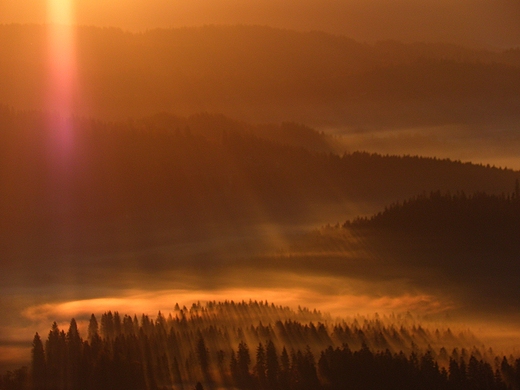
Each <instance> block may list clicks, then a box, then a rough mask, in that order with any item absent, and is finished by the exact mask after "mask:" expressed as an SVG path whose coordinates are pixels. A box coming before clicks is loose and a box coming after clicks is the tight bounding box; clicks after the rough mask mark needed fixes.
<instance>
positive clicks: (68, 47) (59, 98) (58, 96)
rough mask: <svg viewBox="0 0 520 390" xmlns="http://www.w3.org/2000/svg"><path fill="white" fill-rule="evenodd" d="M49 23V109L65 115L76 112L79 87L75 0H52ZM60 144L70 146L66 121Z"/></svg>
mask: <svg viewBox="0 0 520 390" xmlns="http://www.w3.org/2000/svg"><path fill="white" fill-rule="evenodd" d="M47 22H48V24H47V26H48V86H47V99H46V102H47V109H48V110H49V111H50V112H56V113H58V114H59V115H61V116H62V117H63V118H68V117H70V116H71V115H72V113H73V95H74V89H75V87H76V85H75V84H76V63H75V59H76V55H75V46H76V45H75V36H74V35H75V34H74V27H73V24H74V12H73V6H72V1H71V0H49V1H48V6H47ZM55 131H56V132H57V134H56V138H57V142H58V144H59V147H60V148H61V149H62V150H63V149H69V148H70V146H71V142H72V134H71V129H70V128H69V127H68V126H67V125H65V124H62V125H60V126H58V128H57V129H55Z"/></svg>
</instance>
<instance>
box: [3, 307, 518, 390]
mask: <svg viewBox="0 0 520 390" xmlns="http://www.w3.org/2000/svg"><path fill="white" fill-rule="evenodd" d="M233 313H234V314H235V315H236V314H238V316H237V317H234V316H233ZM255 313H256V314H255ZM260 313H262V316H263V321H258V322H257V320H258V315H259V314H260ZM276 313H278V315H279V316H281V317H283V316H284V315H290V316H292V317H293V318H294V319H293V320H292V321H291V320H285V321H283V322H282V321H275V323H274V324H272V323H270V322H269V317H268V316H266V314H270V315H271V316H272V317H274V316H275V315H276ZM234 318H235V319H234ZM296 319H300V320H302V321H303V320H305V319H307V320H309V319H314V320H317V319H321V320H323V319H324V317H323V316H322V315H321V314H320V313H318V312H315V311H309V310H307V309H300V310H298V312H292V311H290V310H288V309H287V308H282V307H276V306H273V305H268V304H267V303H264V302H260V303H259V302H250V303H245V302H243V303H236V304H235V303H234V302H227V303H216V302H212V303H209V304H207V305H206V306H202V305H198V304H194V305H193V306H192V307H191V308H190V309H187V308H185V307H183V308H180V307H178V308H177V310H176V314H175V317H173V316H172V315H169V316H168V317H164V316H163V315H162V314H160V313H159V315H158V316H157V318H156V319H155V320H153V319H150V318H149V317H148V316H146V315H142V316H141V318H140V320H139V319H138V318H137V317H136V316H133V317H131V316H128V315H125V316H121V315H119V313H117V312H114V313H112V312H106V313H104V314H103V315H102V316H101V318H100V320H99V321H98V319H97V318H96V316H95V315H92V316H91V317H90V320H89V321H88V325H86V329H85V330H86V338H85V339H83V338H82V337H81V335H80V331H79V328H78V323H77V322H76V320H74V319H72V320H71V321H70V324H69V326H68V330H67V331H65V330H63V329H60V328H59V326H58V325H57V323H53V325H52V328H51V330H50V331H49V333H48V336H47V338H46V339H44V338H42V337H41V336H40V335H39V334H38V333H36V334H35V336H34V339H33V343H32V355H31V364H30V367H29V368H28V369H27V368H24V369H20V370H16V371H13V372H9V373H6V374H4V375H3V376H2V382H0V383H1V384H0V389H2V390H4V389H5V390H7V389H29V388H30V389H41V390H44V389H105V388H106V389H154V390H155V389H172V388H175V389H192V388H193V387H195V386H196V384H197V383H199V386H200V387H203V388H209V389H211V388H218V387H219V386H224V387H227V388H240V389H302V390H303V389H309V390H310V389H324V390H325V389H344V388H367V389H385V388H386V389H394V388H395V389H399V388H400V389H407V388H409V389H414V388H424V389H477V388H478V389H515V388H517V386H518V385H519V384H520V382H519V379H520V377H519V375H520V359H516V360H515V358H513V357H509V358H505V357H501V358H500V357H498V356H496V355H495V354H494V353H492V351H490V350H487V351H483V350H479V349H476V348H473V349H466V348H460V347H454V348H453V349H452V352H451V353H449V352H448V350H447V349H446V348H444V347H440V348H438V349H437V348H436V349H433V348H432V347H431V345H430V342H431V344H434V343H435V341H436V340H435V339H436V338H437V342H444V341H448V338H449V337H451V338H452V339H456V337H455V336H454V335H452V334H451V332H448V334H447V335H446V337H445V338H444V339H441V340H439V332H438V331H436V332H434V333H433V334H431V333H430V332H429V331H428V330H427V329H425V328H422V327H420V326H419V325H416V324H414V325H412V326H405V325H403V324H405V323H406V321H407V320H410V319H406V318H404V319H399V318H395V317H394V318H388V319H386V320H384V319H382V318H379V317H376V318H374V319H373V320H370V321H368V320H363V321H362V320H361V319H359V320H357V319H356V320H354V321H352V322H351V323H350V324H349V325H347V324H346V323H336V322H335V323H334V324H324V323H319V322H318V323H317V324H314V323H313V322H303V323H302V322H300V321H297V320H296ZM390 320H397V321H396V324H398V323H399V321H402V325H401V327H400V329H396V328H395V327H392V326H391V325H390V324H387V325H384V322H385V321H390ZM226 323H227V326H225V324H226ZM241 323H243V324H245V323H249V326H243V327H242V326H237V325H238V324H241ZM396 326H397V325H396ZM387 328H390V329H392V331H394V332H397V333H399V332H400V338H401V343H400V344H399V343H396V342H395V340H394V341H393V342H392V341H391V340H387V341H386V343H385V342H382V339H385V338H386V337H387V335H388V333H387V330H386V329H387ZM406 334H408V336H412V335H415V337H411V339H409V340H406V341H405V340H404V338H405V337H406ZM419 335H421V337H419ZM448 336H449V337H448ZM377 338H379V340H377ZM457 343H459V345H460V344H461V343H462V339H460V340H457ZM454 345H456V344H454Z"/></svg>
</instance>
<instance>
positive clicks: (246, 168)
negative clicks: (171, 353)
mask: <svg viewBox="0 0 520 390" xmlns="http://www.w3.org/2000/svg"><path fill="white" fill-rule="evenodd" d="M0 129H2V131H1V133H0V155H1V156H2V164H1V165H0V182H1V183H2V187H1V188H2V190H1V192H0V199H1V203H0V212H1V214H2V215H3V216H4V217H3V222H2V225H3V226H4V228H5V227H6V226H11V229H13V227H16V226H17V225H19V224H21V225H22V226H23V224H24V223H25V222H24V221H26V222H30V221H32V222H34V223H33V225H34V226H39V225H41V226H44V225H45V223H46V221H47V222H49V221H55V222H58V223H59V221H60V220H62V219H63V218H70V217H73V218H74V219H75V221H76V222H75V223H76V224H81V223H82V221H84V222H86V221H96V220H99V219H112V218H115V219H118V218H124V219H125V220H127V221H128V220H129V221H145V220H149V221H150V220H160V219H163V220H165V221H168V222H167V223H168V224H175V223H176V222H175V221H177V222H181V221H182V224H183V225H186V224H188V225H189V224H190V222H193V221H218V220H229V219H237V218H239V219H245V220H247V219H249V218H251V217H252V218H263V219H267V220H273V221H282V220H295V218H296V219H302V220H305V219H306V218H307V216H309V215H311V214H312V213H313V212H314V213H315V212H319V206H320V205H328V206H333V205H339V204H343V203H344V202H365V203H370V202H375V203H376V204H380V203H389V202H392V201H395V200H396V199H402V198H405V197H409V196H412V195H413V194H417V193H421V192H423V191H431V190H434V189H441V190H442V191H453V192H456V191H466V192H467V193H471V192H477V191H481V192H484V191H486V192H488V193H502V192H508V191H509V190H510V189H511V188H512V186H513V184H514V182H515V179H517V178H518V177H519V174H518V172H515V171H512V170H506V169H498V168H490V167H484V166H479V165H472V164H467V163H466V164H463V163H460V162H454V161H450V160H437V159H431V158H420V157H409V156H406V157H397V156H380V155H375V154H367V153H357V152H356V153H352V154H344V155H341V156H340V155H337V154H334V153H332V152H330V151H329V152H328V153H325V152H321V151H316V149H318V150H327V149H329V148H331V147H330V146H329V144H330V143H329V141H330V138H329V137H327V136H325V135H323V134H320V133H317V132H315V131H314V130H312V129H309V128H307V127H305V126H300V125H295V124H282V125H281V126H274V125H273V126H264V127H262V126H251V125H247V124H243V123H239V122H234V121H231V120H229V119H226V118H225V117H222V116H218V115H216V116H211V115H198V116H193V117H190V118H188V119H182V118H175V117H169V116H166V115H163V116H155V117H151V118H148V119H144V120H142V121H133V122H132V121H130V122H120V123H104V122H99V121H94V120H86V119H73V120H70V121H69V120H64V119H60V118H58V117H56V116H53V115H46V114H42V113H37V112H15V111H12V110H8V109H4V110H2V112H1V113H0ZM63 137H69V138H70V141H67V142H69V144H67V145H65V146H64V144H63V142H65V141H63ZM332 141H333V140H332ZM332 141H331V142H332ZM310 148H313V149H315V150H310ZM329 150H330V149H329ZM67 216H68V217H67Z"/></svg>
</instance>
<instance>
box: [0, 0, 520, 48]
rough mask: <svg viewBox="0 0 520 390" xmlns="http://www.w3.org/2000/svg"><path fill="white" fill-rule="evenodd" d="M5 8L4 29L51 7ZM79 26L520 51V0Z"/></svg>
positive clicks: (36, 18)
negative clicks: (308, 35) (236, 28)
mask: <svg viewBox="0 0 520 390" xmlns="http://www.w3.org/2000/svg"><path fill="white" fill-rule="evenodd" d="M68 1H74V0H48V1H44V0H23V1H16V2H15V1H3V2H1V3H0V23H43V22H45V21H46V20H47V16H48V15H47V9H48V5H49V4H48V3H53V4H59V5H61V6H63V7H67V3H68ZM73 7H74V9H75V15H76V22H77V23H79V24H82V25H84V24H86V25H96V26H115V27H121V28H123V29H129V30H133V31H140V30H145V29H149V28H156V27H179V26H191V25H202V24H237V23H241V24H260V25H270V26H273V27H282V28H290V29H297V30H324V31H327V32H332V33H338V34H345V35H347V36H350V37H352V38H354V39H357V40H361V41H376V40H385V39H398V40H402V41H407V42H410V41H422V40H427V41H448V42H456V43H463V44H466V45H471V46H482V47H495V48H505V47H515V46H519V45H520V27H519V23H518V21H519V20H520V2H519V1H517V0H454V1H453V0H449V1H447V0H442V1H434V0H366V1H361V0H320V1H317V0H247V1H245V0H147V1H144V0H125V1H123V0H110V1H104V0H103V1H102V0H75V2H74V4H73Z"/></svg>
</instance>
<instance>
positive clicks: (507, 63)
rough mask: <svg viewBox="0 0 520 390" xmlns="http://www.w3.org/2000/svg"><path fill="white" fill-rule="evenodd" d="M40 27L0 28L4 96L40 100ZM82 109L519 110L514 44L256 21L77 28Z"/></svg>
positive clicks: (336, 113)
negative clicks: (354, 33) (478, 44)
mask: <svg viewBox="0 0 520 390" xmlns="http://www.w3.org/2000/svg"><path fill="white" fill-rule="evenodd" d="M47 37H48V34H47V31H46V26H35V25H24V26H21V25H2V26H0V52H2V53H3V56H2V61H1V62H0V80H1V82H2V88H1V89H0V103H3V104H9V105H12V106H15V107H20V108H24V109H25V108H31V109H32V108H37V109H41V108H43V107H45V99H46V97H47V91H46V90H45V88H46V86H47V85H48V84H47V77H48V75H47V74H46V69H48V66H47V65H48V61H47V55H48V54H49V53H48V52H47V50H48V42H47V41H46V39H47ZM74 38H75V41H74V44H75V48H74V49H75V53H76V58H75V63H76V64H77V66H78V69H77V77H78V80H77V90H76V92H75V95H74V97H73V100H74V102H75V103H74V104H75V105H76V106H75V107H74V110H75V112H77V113H78V114H79V115H86V116H93V117H96V118H103V119H126V118H127V117H134V118H136V117H141V116H145V115H150V114H154V113H156V112H159V111H170V112H177V113H180V114H183V115H189V114H192V113H194V112H198V111H201V110H210V111H213V112H224V113H226V114H227V115H231V116H233V117H237V118H241V119H244V120H248V121H267V120H273V119H276V120H279V121H281V120H293V121H298V122H304V123H316V124H330V123H335V124H341V125H352V126H360V127H366V126H368V127H372V126H403V125H424V124H430V125H431V124H444V123H454V122H456V123H460V122H472V123H483V122H488V121H494V120H497V119H499V118H503V117H514V118H517V117H518V112H519V105H520V100H519V96H518V91H519V90H520V84H519V80H520V77H519V74H520V52H519V50H518V49H511V50H507V51H504V52H489V51H475V50H469V49H465V48H463V47H459V46H455V45H447V44H445V45H443V44H431V43H416V44H401V43H399V42H380V43H377V44H375V45H368V44H364V43H359V42H355V41H353V40H351V39H348V38H346V37H341V36H334V35H329V34H326V33H320V32H308V33H300V32H295V31H289V30H280V29H274V28H269V27H261V26H205V27H200V28H181V29H169V30H152V31H147V32H144V33H140V34H132V33H128V32H123V31H121V30H118V29H113V28H112V29H109V28H95V27H78V28H77V29H75V31H74Z"/></svg>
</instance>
